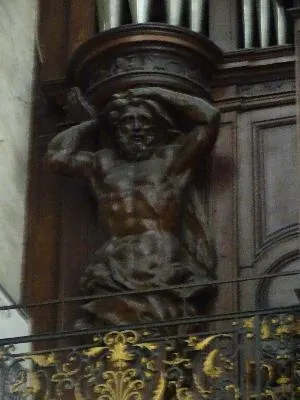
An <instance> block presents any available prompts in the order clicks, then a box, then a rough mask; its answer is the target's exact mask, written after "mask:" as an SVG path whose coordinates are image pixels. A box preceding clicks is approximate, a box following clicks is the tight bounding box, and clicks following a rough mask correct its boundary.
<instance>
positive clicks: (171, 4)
mask: <svg viewBox="0 0 300 400" xmlns="http://www.w3.org/2000/svg"><path fill="white" fill-rule="evenodd" d="M165 1H166V11H167V22H168V24H170V25H180V24H181V19H182V6H183V0H176V1H174V0H165Z"/></svg>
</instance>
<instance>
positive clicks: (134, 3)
mask: <svg viewBox="0 0 300 400" xmlns="http://www.w3.org/2000/svg"><path fill="white" fill-rule="evenodd" d="M150 5H151V0H129V6H130V12H131V17H132V22H134V23H136V24H142V23H144V22H149V19H150Z"/></svg>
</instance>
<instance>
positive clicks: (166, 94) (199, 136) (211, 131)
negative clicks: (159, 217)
mask: <svg viewBox="0 0 300 400" xmlns="http://www.w3.org/2000/svg"><path fill="white" fill-rule="evenodd" d="M128 95H129V96H133V97H144V98H148V99H153V100H156V101H161V102H163V103H165V104H168V105H171V106H172V107H173V108H174V110H175V111H178V115H179V114H181V115H182V117H183V118H186V119H187V120H188V121H189V123H192V125H194V128H193V129H192V130H191V132H189V133H188V134H187V135H186V137H185V138H184V142H183V148H182V149H181V150H180V152H179V154H178V157H177V158H176V160H175V161H174V162H173V164H172V165H171V167H170V169H169V173H173V174H174V173H175V174H177V173H181V172H184V170H185V169H187V168H189V167H190V166H191V163H192V162H193V161H194V160H195V159H196V157H199V156H203V155H206V154H208V153H209V152H210V151H211V150H212V148H213V146H214V143H215V141H216V139H217V136H218V130H219V125H220V112H219V111H218V110H217V109H216V108H215V107H214V106H212V105H211V104H209V103H208V102H207V101H205V100H204V99H202V98H200V97H196V96H191V95H188V94H185V93H178V92H174V91H172V90H168V89H162V88H159V87H149V88H135V89H130V90H129V91H128Z"/></svg>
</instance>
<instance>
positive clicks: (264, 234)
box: [237, 106, 297, 267]
mask: <svg viewBox="0 0 300 400" xmlns="http://www.w3.org/2000/svg"><path fill="white" fill-rule="evenodd" d="M294 115H295V108H294V107H293V106H286V107H280V108H279V107H278V108H268V109H264V110H256V111H249V112H245V113H243V114H241V115H240V116H239V119H238V132H239V135H238V149H237V151H238V165H239V168H238V188H239V190H238V192H239V193H238V202H239V207H238V210H239V259H240V265H241V267H247V266H251V265H252V264H253V261H254V259H255V257H256V256H257V254H258V252H259V251H260V250H261V248H262V247H263V246H264V245H267V241H268V240H269V237H270V236H271V232H272V231H274V230H275V231H276V230H277V231H278V230H279V229H280V228H281V229H282V228H286V229H287V230H289V229H290V228H289V226H290V225H291V224H292V225H293V223H296V222H297V218H295V207H297V204H295V199H296V197H294V196H295V195H294V194H293V193H294V192H293V190H294V188H295V184H294V182H295V167H296V160H295V152H294V150H295V144H294V147H293V144H292V143H293V141H295V117H294ZM287 186H292V187H289V188H287ZM286 203H287V204H288V207H289V208H290V210H289V211H288V213H286ZM292 204H294V206H293V205H292ZM281 205H282V207H281ZM293 210H294V211H293ZM286 233H288V232H286ZM282 234H285V232H282Z"/></svg>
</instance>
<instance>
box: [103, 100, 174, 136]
mask: <svg viewBox="0 0 300 400" xmlns="http://www.w3.org/2000/svg"><path fill="white" fill-rule="evenodd" d="M128 106H146V107H147V108H148V109H149V111H150V112H151V114H152V115H153V116H154V117H155V118H157V121H158V123H159V125H160V127H161V128H162V129H166V130H169V129H171V130H174V129H175V125H174V122H173V121H172V119H171V118H170V117H169V114H168V112H167V111H166V110H165V108H164V107H163V105H162V104H161V103H160V102H158V101H156V100H151V99H146V98H142V97H132V96H129V95H128V94H127V93H125V94H116V95H114V96H113V98H112V100H111V101H110V102H109V103H107V104H106V106H105V108H104V109H103V110H102V112H101V116H102V117H104V118H106V119H107V121H108V123H109V124H110V125H113V126H116V125H118V123H119V121H120V117H121V115H122V113H123V111H124V110H125V108H126V107H128ZM101 116H100V118H101Z"/></svg>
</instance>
